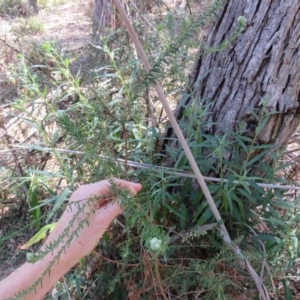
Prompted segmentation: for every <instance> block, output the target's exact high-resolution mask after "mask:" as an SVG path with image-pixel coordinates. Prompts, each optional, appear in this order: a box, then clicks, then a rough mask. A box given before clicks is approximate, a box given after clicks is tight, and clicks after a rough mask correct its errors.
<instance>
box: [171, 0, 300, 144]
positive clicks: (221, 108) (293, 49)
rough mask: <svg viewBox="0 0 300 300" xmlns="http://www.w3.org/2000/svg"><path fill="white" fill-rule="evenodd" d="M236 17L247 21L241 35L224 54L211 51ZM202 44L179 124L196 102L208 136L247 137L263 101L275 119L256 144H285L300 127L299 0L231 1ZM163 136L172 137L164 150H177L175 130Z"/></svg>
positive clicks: (181, 105)
mask: <svg viewBox="0 0 300 300" xmlns="http://www.w3.org/2000/svg"><path fill="white" fill-rule="evenodd" d="M239 16H243V17H245V18H246V20H247V24H246V27H245V30H244V32H243V33H242V35H241V36H240V37H239V38H238V39H237V40H236V41H235V42H234V43H231V44H230V45H229V46H228V47H227V48H226V49H225V50H223V51H214V52H213V51H209V49H210V47H214V48H215V47H218V46H219V45H221V44H222V42H224V41H225V40H226V39H227V38H228V37H230V36H231V35H232V34H233V32H234V31H235V24H236V21H237V18H238V17H239ZM203 45H204V46H203V47H202V48H201V50H200V54H201V55H200V57H199V59H198V60H197V62H196V63H195V65H194V67H193V70H192V73H191V76H190V80H189V86H190V89H189V91H190V93H191V95H193V97H191V96H189V97H188V98H185V99H183V100H181V102H180V103H179V105H178V107H177V109H176V112H175V113H176V117H177V119H178V120H185V121H186V120H187V116H186V114H184V111H185V109H186V107H189V106H190V105H191V103H192V101H193V99H196V101H197V102H198V103H201V105H203V104H204V105H206V104H209V109H208V112H209V113H208V114H206V115H205V116H204V117H203V119H202V123H204V124H211V125H207V128H206V130H207V132H209V133H210V134H214V135H218V136H222V135H223V134H224V133H225V132H226V131H229V130H232V131H238V130H240V128H241V126H242V127H243V129H244V130H245V131H246V132H248V133H249V136H251V131H253V129H255V128H253V127H255V126H256V124H257V120H256V119H255V117H254V116H253V110H254V109H261V107H262V105H261V99H262V98H263V99H266V100H267V104H266V108H265V112H267V113H268V112H269V113H272V112H273V113H274V114H272V115H271V116H270V118H269V119H268V122H267V123H266V125H265V126H264V129H263V130H262V131H261V132H260V134H259V135H258V143H260V144H266V143H276V144H279V145H285V144H286V143H287V141H288V140H289V138H290V137H291V135H292V134H293V133H294V132H295V130H296V127H297V125H298V124H299V113H300V108H299V101H300V52H299V50H300V2H299V0H272V1H271V0H268V1H266V0H240V1H233V0H229V1H227V2H226V4H225V5H224V8H223V9H222V11H221V13H220V16H219V18H218V20H217V21H216V22H215V24H214V25H213V27H212V28H211V30H210V31H209V33H208V35H207V37H206V39H205V42H204V43H203ZM199 106H200V104H199ZM166 135H167V138H171V139H170V140H169V139H168V141H169V142H168V145H169V146H171V147H176V146H177V141H176V140H177V139H176V138H175V140H173V139H174V137H175V135H174V132H173V130H172V129H169V130H168V132H167V134H166ZM172 140H173V141H172ZM165 141H167V140H165ZM170 141H172V142H170Z"/></svg>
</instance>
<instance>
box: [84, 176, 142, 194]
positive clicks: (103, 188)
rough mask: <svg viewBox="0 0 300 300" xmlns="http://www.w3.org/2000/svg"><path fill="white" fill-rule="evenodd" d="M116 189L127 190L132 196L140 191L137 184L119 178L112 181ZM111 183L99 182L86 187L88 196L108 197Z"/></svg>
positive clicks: (139, 186)
mask: <svg viewBox="0 0 300 300" xmlns="http://www.w3.org/2000/svg"><path fill="white" fill-rule="evenodd" d="M113 181H114V183H115V184H116V185H117V187H120V188H125V189H127V190H128V191H129V192H130V193H131V194H132V195H134V196H135V195H136V194H137V192H139V191H140V190H141V189H142V185H141V184H139V183H134V182H130V181H126V180H122V179H119V178H114V179H113ZM110 187H111V183H110V182H109V181H108V180H103V181H99V182H96V183H93V184H90V185H88V190H89V193H90V194H93V195H95V196H108V195H109V194H110Z"/></svg>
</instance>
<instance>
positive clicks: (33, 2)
mask: <svg viewBox="0 0 300 300" xmlns="http://www.w3.org/2000/svg"><path fill="white" fill-rule="evenodd" d="M28 2H29V5H30V6H31V7H32V8H33V10H34V12H35V13H38V12H39V8H38V4H37V0H28Z"/></svg>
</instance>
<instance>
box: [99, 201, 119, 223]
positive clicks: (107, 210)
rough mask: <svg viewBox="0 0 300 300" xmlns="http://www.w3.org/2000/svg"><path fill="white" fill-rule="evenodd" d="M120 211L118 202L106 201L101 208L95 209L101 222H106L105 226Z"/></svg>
mask: <svg viewBox="0 0 300 300" xmlns="http://www.w3.org/2000/svg"><path fill="white" fill-rule="evenodd" d="M121 212H122V210H121V208H120V206H119V204H118V203H112V202H110V203H107V204H106V205H105V206H104V207H102V209H99V210H97V212H96V216H97V218H99V220H101V222H105V223H107V226H108V225H109V224H110V223H111V221H112V220H113V219H114V218H115V217H116V216H118V215H119V214H120V213H121Z"/></svg>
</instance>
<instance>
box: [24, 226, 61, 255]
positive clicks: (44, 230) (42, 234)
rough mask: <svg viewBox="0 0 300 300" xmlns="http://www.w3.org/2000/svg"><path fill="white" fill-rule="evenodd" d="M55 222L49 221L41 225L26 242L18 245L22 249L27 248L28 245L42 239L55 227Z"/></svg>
mask: <svg viewBox="0 0 300 300" xmlns="http://www.w3.org/2000/svg"><path fill="white" fill-rule="evenodd" d="M56 224H57V223H51V224H48V225H45V226H43V227H42V228H41V229H40V230H39V231H38V232H37V233H36V234H35V235H34V236H33V237H32V238H31V239H30V240H29V241H28V242H27V243H25V244H24V245H22V246H20V249H22V250H25V249H28V248H29V247H30V246H32V245H34V244H36V243H38V242H39V241H41V240H42V239H44V238H45V237H46V236H47V234H48V233H49V232H51V231H52V230H53V229H54V228H55V226H56Z"/></svg>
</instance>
